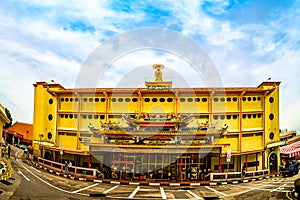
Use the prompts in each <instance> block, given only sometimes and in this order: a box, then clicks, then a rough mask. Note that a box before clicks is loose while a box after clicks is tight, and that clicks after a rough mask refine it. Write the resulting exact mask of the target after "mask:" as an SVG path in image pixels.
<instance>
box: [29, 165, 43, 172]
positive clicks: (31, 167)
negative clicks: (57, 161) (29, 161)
mask: <svg viewBox="0 0 300 200" xmlns="http://www.w3.org/2000/svg"><path fill="white" fill-rule="evenodd" d="M30 168H32V169H33V170H34V171H36V172H38V173H41V171H40V170H37V169H36V168H34V167H32V166H30Z"/></svg>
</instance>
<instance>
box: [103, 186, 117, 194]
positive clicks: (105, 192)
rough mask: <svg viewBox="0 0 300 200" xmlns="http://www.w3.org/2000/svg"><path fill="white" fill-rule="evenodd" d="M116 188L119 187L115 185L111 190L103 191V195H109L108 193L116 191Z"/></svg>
mask: <svg viewBox="0 0 300 200" xmlns="http://www.w3.org/2000/svg"><path fill="white" fill-rule="evenodd" d="M117 187H119V185H115V186H114V187H111V188H109V189H108V190H105V191H104V192H103V194H107V193H109V192H110V191H113V190H114V189H116V188H117Z"/></svg>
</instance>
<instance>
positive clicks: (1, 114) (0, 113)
mask: <svg viewBox="0 0 300 200" xmlns="http://www.w3.org/2000/svg"><path fill="white" fill-rule="evenodd" d="M9 122H10V120H9V119H8V117H7V116H6V113H5V108H4V107H3V106H2V105H1V104H0V133H2V132H3V126H4V125H5V124H6V123H9ZM0 143H2V144H4V143H5V138H3V137H1V138H0Z"/></svg>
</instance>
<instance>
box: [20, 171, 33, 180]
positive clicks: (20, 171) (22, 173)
mask: <svg viewBox="0 0 300 200" xmlns="http://www.w3.org/2000/svg"><path fill="white" fill-rule="evenodd" d="M18 174H21V175H22V176H23V177H24V178H25V179H26V180H27V181H30V179H29V178H27V176H25V174H23V172H22V171H21V170H19V171H18Z"/></svg>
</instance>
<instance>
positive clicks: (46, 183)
mask: <svg viewBox="0 0 300 200" xmlns="http://www.w3.org/2000/svg"><path fill="white" fill-rule="evenodd" d="M16 161H17V162H18V163H19V165H20V166H22V167H23V168H24V169H25V170H26V171H28V172H29V173H30V174H31V175H32V176H34V177H35V178H37V179H39V180H40V181H42V182H43V183H45V184H47V185H49V186H50V187H53V188H55V189H57V190H59V191H62V192H66V193H69V194H72V192H71V191H67V190H64V189H61V188H59V187H56V186H54V185H52V184H51V183H48V182H47V181H45V180H43V179H42V178H40V177H39V176H37V175H36V174H34V173H33V172H31V171H30V170H29V169H28V168H27V167H25V166H24V165H23V164H22V163H21V162H20V161H19V160H18V159H17V160H16ZM77 194H80V195H84V196H89V194H82V193H77Z"/></svg>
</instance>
